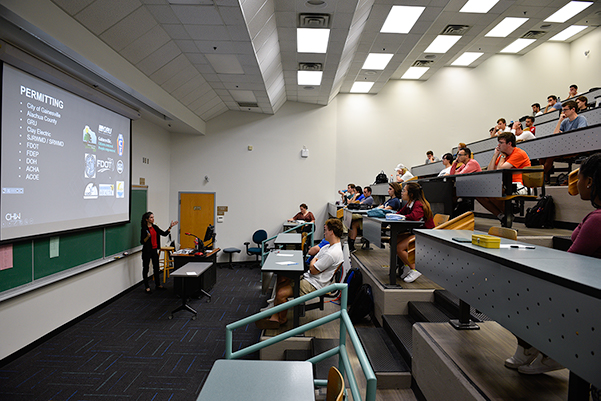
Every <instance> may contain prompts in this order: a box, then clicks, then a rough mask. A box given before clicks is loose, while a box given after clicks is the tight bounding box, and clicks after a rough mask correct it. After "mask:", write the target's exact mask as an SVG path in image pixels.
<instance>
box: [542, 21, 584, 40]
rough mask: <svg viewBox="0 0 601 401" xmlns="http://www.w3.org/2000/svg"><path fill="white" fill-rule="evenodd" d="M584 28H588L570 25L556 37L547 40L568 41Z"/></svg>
mask: <svg viewBox="0 0 601 401" xmlns="http://www.w3.org/2000/svg"><path fill="white" fill-rule="evenodd" d="M586 28H588V26H586V25H572V26H569V27H567V28H566V29H564V30H563V31H561V32H559V33H558V34H557V35H555V36H553V37H552V38H551V39H549V40H557V41H563V40H568V39H570V38H571V37H572V36H574V35H576V34H577V33H579V32H582V31H584V30H585V29H586Z"/></svg>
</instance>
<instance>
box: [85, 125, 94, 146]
mask: <svg viewBox="0 0 601 401" xmlns="http://www.w3.org/2000/svg"><path fill="white" fill-rule="evenodd" d="M83 142H84V143H85V144H86V148H88V149H92V150H93V151H94V152H95V151H96V143H97V139H96V133H95V132H94V131H92V130H91V129H90V127H89V126H87V125H86V126H85V128H84V129H83Z"/></svg>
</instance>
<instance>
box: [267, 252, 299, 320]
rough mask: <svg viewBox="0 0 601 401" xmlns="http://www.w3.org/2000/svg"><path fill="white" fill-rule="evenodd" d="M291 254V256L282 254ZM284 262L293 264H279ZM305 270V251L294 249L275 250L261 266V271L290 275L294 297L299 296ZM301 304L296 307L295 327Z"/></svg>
mask: <svg viewBox="0 0 601 401" xmlns="http://www.w3.org/2000/svg"><path fill="white" fill-rule="evenodd" d="M281 255H291V256H281ZM283 262H291V263H292V264H288V265H284V264H279V263H283ZM304 272H305V267H304V264H303V252H302V251H293V250H281V251H273V252H270V253H269V254H268V255H267V259H265V263H263V267H262V268H261V273H275V274H279V275H282V276H284V277H288V278H290V279H292V280H294V289H293V294H294V298H298V294H299V290H300V279H301V276H302V275H303V273H304ZM298 317H299V306H295V307H294V327H298Z"/></svg>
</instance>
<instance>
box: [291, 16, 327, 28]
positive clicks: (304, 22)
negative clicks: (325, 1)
mask: <svg viewBox="0 0 601 401" xmlns="http://www.w3.org/2000/svg"><path fill="white" fill-rule="evenodd" d="M330 22H331V16H330V14H299V15H298V27H299V28H329V27H330Z"/></svg>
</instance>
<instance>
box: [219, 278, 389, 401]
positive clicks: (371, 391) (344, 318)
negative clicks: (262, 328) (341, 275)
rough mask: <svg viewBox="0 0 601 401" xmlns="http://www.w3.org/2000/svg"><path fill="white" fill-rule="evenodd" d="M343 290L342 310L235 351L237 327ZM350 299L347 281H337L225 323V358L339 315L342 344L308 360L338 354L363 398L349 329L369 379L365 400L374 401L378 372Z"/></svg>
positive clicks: (359, 400) (356, 396) (318, 382)
mask: <svg viewBox="0 0 601 401" xmlns="http://www.w3.org/2000/svg"><path fill="white" fill-rule="evenodd" d="M336 290H340V291H341V297H340V311H337V312H334V313H331V314H329V315H327V316H324V317H321V318H319V319H317V320H313V321H311V322H308V323H305V324H303V325H302V326H299V327H295V328H292V329H291V330H288V331H287V332H285V333H281V334H278V335H277V336H275V337H272V338H270V339H268V340H265V341H261V342H259V343H256V344H253V345H250V346H248V347H246V348H241V349H239V350H238V351H235V352H232V344H233V331H234V330H235V329H237V328H241V327H244V326H246V325H248V324H252V323H254V322H255V321H257V320H260V319H264V318H268V317H270V316H271V315H272V314H274V313H278V312H281V311H284V310H287V309H289V308H291V307H294V306H295V305H299V304H301V303H304V302H307V301H309V300H311V299H313V298H317V297H319V296H321V295H324V294H327V293H329V292H332V291H336ZM347 299H348V286H347V285H346V284H341V283H336V284H331V285H329V286H327V287H324V288H322V289H319V290H317V291H314V292H312V293H310V294H306V295H303V296H301V297H298V298H295V299H293V300H291V301H288V302H286V303H283V304H280V305H278V306H275V307H273V308H270V309H267V310H264V311H263V312H259V313H257V314H254V315H252V316H249V317H246V318H244V319H242V320H238V321H237V322H234V323H230V324H228V325H227V326H226V327H225V358H226V359H236V358H240V357H243V356H245V355H248V354H251V353H253V352H256V351H258V350H260V349H263V348H265V347H268V346H270V345H273V344H275V343H278V342H280V341H283V340H285V339H287V338H290V337H293V336H296V335H299V334H302V333H304V332H306V331H308V330H311V329H313V328H315V327H318V326H321V325H324V324H326V323H329V322H332V321H334V320H336V319H340V337H339V345H338V346H337V347H334V348H332V349H330V350H328V351H325V352H323V353H321V354H319V355H316V356H314V357H313V358H311V359H308V360H307V362H311V363H313V364H315V363H317V362H320V361H323V360H324V359H326V358H329V357H331V356H334V355H339V357H340V359H339V363H338V365H339V366H338V370H340V372H341V373H342V375H343V376H344V373H345V372H347V375H346V376H347V381H348V383H349V387H350V389H351V393H352V394H353V400H356V401H362V400H363V399H362V398H361V394H360V393H359V387H358V386H357V380H356V379H355V375H354V373H353V370H352V367H351V363H350V360H349V357H348V353H347V350H346V334H347V333H348V335H349V338H350V339H351V343H352V344H353V347H354V349H355V352H356V354H357V358H358V359H359V363H360V365H361V369H362V370H363V374H364V375H365V379H366V381H367V387H366V389H365V401H375V399H376V385H377V379H376V375H375V373H374V371H373V368H372V367H371V364H370V363H369V360H368V359H367V355H366V354H365V350H364V349H363V346H362V345H361V342H360V341H359V336H358V335H357V332H356V331H355V328H354V327H353V323H352V322H351V319H350V318H349V316H348V312H347V310H346V307H347ZM314 383H315V385H316V386H320V387H324V386H326V385H327V380H323V379H315V380H314Z"/></svg>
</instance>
